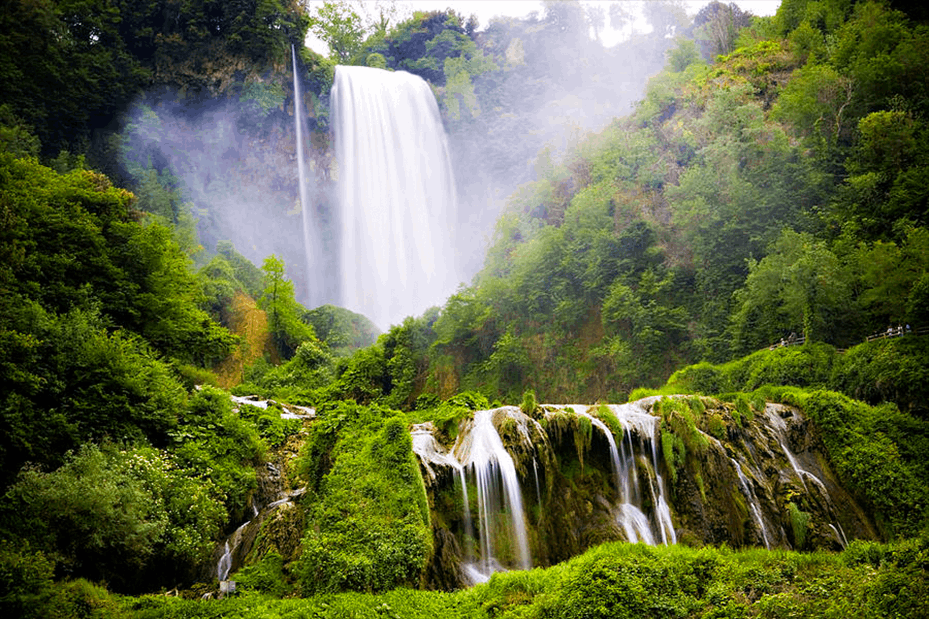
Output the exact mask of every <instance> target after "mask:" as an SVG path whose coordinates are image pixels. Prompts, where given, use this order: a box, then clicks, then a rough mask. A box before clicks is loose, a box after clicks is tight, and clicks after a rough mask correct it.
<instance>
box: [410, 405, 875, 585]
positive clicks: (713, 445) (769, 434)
mask: <svg viewBox="0 0 929 619" xmlns="http://www.w3.org/2000/svg"><path fill="white" fill-rule="evenodd" d="M758 406H759V409H758V410H751V409H746V408H745V407H744V406H743V407H742V408H741V409H739V410H737V409H736V407H734V406H732V405H729V404H726V403H722V402H718V401H715V400H710V399H705V398H694V397H671V398H657V397H655V398H649V399H646V400H641V401H639V402H635V403H630V404H626V405H612V406H605V405H599V406H585V405H573V406H543V407H541V408H540V409H539V411H538V413H537V414H535V415H534V416H533V417H530V416H527V415H525V414H524V413H523V412H522V411H520V410H519V409H518V408H516V407H502V408H499V409H495V410H493V411H482V412H480V413H475V414H474V415H473V416H472V418H469V419H466V420H464V421H463V422H462V423H461V424H460V426H459V431H458V433H457V435H456V439H455V442H454V443H453V444H450V445H449V444H442V442H441V440H440V435H439V434H438V433H437V432H436V431H435V428H434V427H432V426H431V424H424V425H420V426H417V427H415V428H414V451H415V452H416V453H417V455H418V456H419V459H420V464H421V470H422V473H423V477H424V479H425V481H426V487H427V491H428V494H429V501H430V509H431V510H432V514H433V517H432V521H433V530H434V539H435V547H436V549H437V556H436V557H434V559H433V561H432V563H431V564H430V567H429V576H428V579H427V580H428V581H429V583H430V585H431V586H433V587H437V588H451V587H452V586H454V585H455V584H458V585H460V584H465V583H468V582H474V581H480V580H482V579H484V578H486V577H487V576H488V575H489V572H492V571H495V570H498V569H511V568H519V567H523V565H522V564H521V563H522V562H521V560H520V551H519V547H520V545H521V544H522V543H523V542H522V541H521V540H523V539H525V540H526V543H527V544H528V552H529V554H530V557H531V559H530V562H531V564H532V565H533V566H545V565H551V564H553V563H556V562H559V561H562V560H564V559H566V558H568V557H571V556H573V555H576V554H578V553H580V552H583V551H584V550H585V549H587V548H589V547H590V546H593V545H596V544H600V543H603V542H607V541H614V540H627V541H634V542H635V541H637V542H643V543H649V544H660V543H675V542H679V543H686V544H691V545H700V544H724V543H725V544H728V545H729V546H732V547H742V546H760V547H767V548H785V549H786V548H793V549H840V548H842V547H843V546H844V545H845V544H847V542H848V540H850V539H853V538H865V539H874V538H876V537H877V534H876V532H875V528H874V526H873V524H872V522H871V521H870V519H869V517H868V516H867V514H866V513H865V512H864V510H863V509H862V508H861V507H860V506H859V505H858V504H857V502H856V501H855V499H854V498H853V497H852V496H851V495H849V494H848V493H847V492H846V491H845V490H844V489H843V488H842V487H841V486H840V484H839V483H838V482H837V480H836V478H835V475H834V474H833V473H832V471H831V470H830V468H829V466H828V463H827V458H826V456H825V452H824V449H823V447H822V444H821V442H820V440H819V438H818V436H817V434H816V429H815V428H814V427H813V425H812V424H811V423H810V422H809V421H808V420H806V419H805V418H804V417H803V416H802V414H801V413H800V412H799V411H798V410H796V409H793V408H790V407H787V406H782V405H775V404H767V405H765V406H764V407H761V406H760V405H758ZM482 420H484V421H482ZM485 421H489V423H490V424H491V426H490V427H491V428H492V431H493V432H494V433H495V435H496V439H493V440H491V439H490V438H486V437H482V436H478V434H479V433H482V432H487V431H488V430H487V426H486V424H485ZM482 424H485V425H482ZM494 441H499V442H500V443H501V445H502V449H505V452H495V451H494V448H492V447H482V446H481V445H491V444H496V443H495V442H494ZM485 451H486V452H488V453H484V452H485ZM507 460H508V461H509V462H507ZM510 469H512V473H508V472H507V471H508V470H510ZM508 476H512V477H514V479H515V481H514V479H508ZM514 483H515V484H516V486H517V487H516V490H515V492H516V494H513V492H514V491H513V489H512V488H510V486H511V485H512V484H514ZM438 554H441V555H442V556H441V558H440V557H438ZM488 555H491V556H488ZM456 569H457V572H458V580H457V583H455V582H454V578H453V573H454V572H455V570H456Z"/></svg>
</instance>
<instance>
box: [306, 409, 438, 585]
mask: <svg viewBox="0 0 929 619" xmlns="http://www.w3.org/2000/svg"><path fill="white" fill-rule="evenodd" d="M321 417H322V418H321V420H320V422H317V424H315V425H316V426H319V427H318V429H317V428H316V427H315V426H314V430H315V432H319V433H320V435H321V436H322V440H321V441H319V442H316V441H312V442H311V443H310V445H316V446H319V445H330V444H331V448H330V449H329V451H328V452H327V453H328V458H329V459H330V461H331V468H330V469H329V470H328V471H327V472H325V473H324V475H323V477H322V479H321V480H319V482H318V483H317V490H316V493H315V497H314V498H316V502H315V503H314V504H313V505H312V506H311V507H309V508H308V509H307V530H306V534H305V536H304V538H303V543H302V548H303V552H302V555H301V557H300V559H299V560H298V561H297V565H296V567H295V572H296V574H297V576H298V578H299V581H300V584H301V587H302V589H303V591H304V593H315V592H331V591H341V590H361V591H381V590H385V589H389V588H392V587H396V586H401V585H407V586H411V585H415V584H417V583H418V582H419V579H420V576H421V574H422V571H423V569H424V568H425V565H426V561H427V559H428V557H429V555H430V554H431V552H432V531H431V523H430V514H429V505H428V500H427V497H426V489H425V485H424V483H423V480H422V477H421V475H420V472H419V464H418V462H417V460H416V458H415V456H414V455H413V452H412V441H411V438H410V433H409V430H408V427H407V424H406V422H405V421H404V419H403V418H402V416H401V415H400V414H398V413H396V412H394V411H390V410H385V409H381V408H377V407H361V406H358V405H355V404H345V403H342V404H341V405H339V406H334V407H332V408H329V409H327V410H325V411H324V414H323V415H321ZM333 437H334V440H333ZM306 468H308V469H310V470H312V467H306ZM317 472H318V469H317Z"/></svg>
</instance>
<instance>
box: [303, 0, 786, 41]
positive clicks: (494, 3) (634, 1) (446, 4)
mask: <svg viewBox="0 0 929 619" xmlns="http://www.w3.org/2000/svg"><path fill="white" fill-rule="evenodd" d="M617 1H619V2H620V3H622V4H624V5H628V6H629V8H630V9H633V8H640V7H641V5H642V4H644V3H645V2H647V1H648V0H581V5H584V6H596V5H600V6H602V7H603V9H604V11H608V10H609V5H610V4H613V3H614V2H617ZM720 1H722V2H724V3H725V4H729V3H730V2H732V1H734V2H735V4H737V5H738V6H739V8H741V9H742V10H743V11H750V12H751V13H752V14H754V15H774V13H775V12H776V11H777V7H778V6H780V4H781V1H780V0H720ZM710 2H711V0H684V6H685V7H687V13H688V14H689V15H696V14H697V12H698V11H699V10H700V9H701V8H703V7H704V6H705V5H707V4H709V3H710ZM307 4H308V5H309V9H310V12H311V13H312V12H314V11H315V5H320V4H322V1H321V0H310V1H308V2H307ZM351 4H353V5H354V6H356V7H360V8H361V10H362V11H364V10H367V11H368V12H370V13H372V14H374V15H376V14H377V11H378V9H379V8H380V6H381V5H387V6H389V5H390V4H394V5H396V8H397V10H398V13H399V14H398V15H397V17H396V18H395V19H393V20H391V23H392V24H396V23H398V22H399V21H402V20H403V19H405V18H406V17H409V16H410V15H411V14H412V13H413V11H436V10H444V9H447V8H450V9H454V10H455V11H456V12H458V13H459V14H460V15H463V16H464V17H465V18H466V19H467V18H468V17H469V16H470V15H472V14H474V15H477V18H478V20H479V22H480V27H479V29H480V30H483V29H484V28H486V27H487V25H488V24H489V23H490V20H491V18H493V17H497V16H500V15H504V16H508V17H526V16H528V15H529V14H530V13H532V12H534V11H535V12H538V14H539V15H540V16H541V15H542V14H543V12H544V8H543V3H542V1H541V0H396V1H395V2H392V3H391V2H390V1H389V0H387V1H385V0H354V1H353V2H351ZM636 5H638V6H636ZM607 14H608V13H607ZM646 28H647V26H646V25H645V23H644V21H643V22H641V23H637V29H638V30H640V31H642V30H644V29H646ZM600 36H601V40H602V41H603V43H604V45H607V46H610V45H614V44H616V43H617V42H619V33H617V32H615V31H612V30H611V29H610V28H609V27H607V29H606V30H605V31H601V33H600ZM306 44H307V45H308V46H309V47H311V48H313V49H314V50H315V51H317V52H319V53H322V54H326V53H328V48H327V46H326V44H325V43H323V42H322V41H320V40H318V39H317V38H316V37H314V36H313V35H312V34H310V35H309V36H308V37H307V40H306Z"/></svg>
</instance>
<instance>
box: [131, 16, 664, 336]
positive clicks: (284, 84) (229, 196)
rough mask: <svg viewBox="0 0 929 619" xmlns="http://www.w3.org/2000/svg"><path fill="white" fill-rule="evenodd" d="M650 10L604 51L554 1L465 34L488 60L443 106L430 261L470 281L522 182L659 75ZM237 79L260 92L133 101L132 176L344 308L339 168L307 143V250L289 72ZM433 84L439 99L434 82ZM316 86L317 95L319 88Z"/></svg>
mask: <svg viewBox="0 0 929 619" xmlns="http://www.w3.org/2000/svg"><path fill="white" fill-rule="evenodd" d="M601 17H603V16H601ZM659 17H660V16H659ZM666 17H667V16H666ZM678 17H679V16H678ZM652 19H653V20H657V21H658V27H653V28H651V29H650V30H651V31H650V32H645V33H637V32H635V31H634V30H630V36H629V37H628V38H627V40H626V41H625V42H623V43H621V44H619V45H616V46H613V47H611V48H607V47H604V45H603V44H602V43H601V42H600V41H598V40H597V39H596V38H595V34H596V31H595V30H593V29H591V28H590V27H589V26H590V21H589V18H588V16H586V15H585V13H584V11H583V9H582V7H581V6H580V5H577V4H574V3H553V4H552V5H549V6H548V8H547V10H546V12H545V13H544V14H543V15H541V16H539V15H530V16H529V17H527V18H525V19H512V18H500V19H495V20H492V21H491V23H490V24H487V25H486V26H485V27H483V28H479V29H478V30H477V31H476V32H473V33H472V35H471V38H472V40H473V41H474V42H475V43H476V45H477V48H478V49H479V50H480V53H482V54H484V55H485V57H486V58H488V59H490V60H492V61H493V63H494V65H493V66H495V67H496V69H494V70H490V71H486V72H484V73H483V74H480V75H476V76H474V78H473V80H472V83H473V91H474V95H475V97H476V101H477V103H478V105H477V106H475V107H474V109H470V108H468V107H466V106H461V107H460V108H459V110H460V113H459V115H458V116H457V117H455V115H454V114H451V113H450V112H449V110H447V109H443V114H444V123H445V128H446V132H447V135H448V141H449V147H450V151H451V160H452V164H453V174H454V178H455V186H456V187H457V208H452V209H445V208H442V209H439V210H442V211H443V212H447V213H448V221H447V223H446V225H447V227H448V229H449V234H442V235H441V236H442V237H443V238H442V239H437V240H438V241H439V242H440V244H441V245H442V246H443V247H444V251H445V258H437V261H442V260H445V261H447V262H449V263H450V264H454V265H455V270H454V272H455V277H456V278H457V279H458V282H457V285H461V284H468V283H470V282H471V281H472V279H473V277H474V276H475V274H477V273H478V272H479V271H480V269H481V267H482V265H483V261H484V256H485V253H486V250H487V247H488V245H489V243H490V242H491V240H492V238H493V234H494V227H495V224H496V222H497V220H498V218H499V216H500V214H501V213H502V212H503V210H504V209H505V208H507V203H508V198H509V196H511V195H512V194H513V192H514V191H515V190H516V189H517V188H518V187H519V186H520V185H521V184H524V183H527V182H530V181H533V180H535V179H536V178H537V177H538V174H539V171H540V170H544V169H545V168H546V166H551V165H554V164H556V163H558V162H560V161H562V160H563V159H564V158H565V157H566V156H568V155H569V153H570V150H571V148H572V147H573V145H574V144H576V143H577V142H578V141H580V139H581V138H582V137H583V136H584V135H585V134H586V133H587V132H590V131H597V130H600V129H602V128H603V127H604V126H605V125H607V124H608V123H610V122H611V121H613V120H614V119H615V118H617V117H622V116H626V115H628V114H629V113H630V112H632V111H633V110H634V103H635V102H636V101H637V100H639V99H641V98H642V96H643V92H644V88H645V85H646V83H647V79H648V78H649V77H650V76H651V75H653V74H655V73H657V72H658V71H660V70H661V68H662V67H663V66H664V64H665V54H666V52H667V50H668V49H669V48H670V47H672V46H673V45H674V41H673V39H672V38H671V37H670V36H668V35H669V33H670V32H671V31H672V29H671V28H670V27H669V26H667V23H666V22H668V19H670V18H668V19H666V20H665V22H661V20H659V19H657V18H655V17H654V16H653V17H652ZM662 23H665V25H664V26H662V25H661V24H662ZM662 28H663V30H662ZM288 68H289V67H288ZM272 75H274V74H272ZM274 80H279V83H276V82H275V81H274ZM247 88H252V89H258V91H259V92H258V95H257V96H256V95H255V93H254V92H252V93H249V96H245V93H233V94H228V95H227V96H225V97H224V98H220V99H215V98H213V99H199V100H198V99H197V98H196V97H191V96H190V95H189V94H185V93H174V92H162V93H157V94H154V93H152V94H149V95H148V96H146V97H144V98H143V99H141V100H139V101H138V102H137V103H136V104H135V105H134V106H133V108H132V110H131V112H130V114H129V115H128V116H127V118H126V121H125V130H124V131H123V134H122V138H123V142H124V147H123V151H124V153H125V156H124V164H125V166H126V168H127V169H129V168H132V169H134V170H135V171H136V173H138V170H139V169H143V168H146V167H149V166H150V167H154V168H156V169H158V170H160V171H170V172H171V173H172V174H173V175H174V177H175V178H176V182H177V186H178V188H179V190H180V191H181V193H182V195H183V197H184V200H185V201H187V202H189V204H190V208H191V209H192V212H193V214H194V215H195V217H196V218H197V230H198V233H199V237H200V240H201V243H202V245H203V246H204V248H205V249H206V252H205V254H206V255H207V256H208V255H210V254H211V252H212V251H213V250H214V248H215V246H216V243H217V242H218V241H220V240H229V241H232V243H233V244H234V245H235V248H236V250H237V251H239V252H240V253H241V254H243V255H245V256H246V257H247V258H248V259H250V260H251V261H252V262H253V263H255V264H256V265H259V266H260V265H261V263H262V261H263V260H264V259H265V258H266V257H267V256H269V255H271V254H276V255H277V256H278V257H280V258H282V259H283V260H284V261H285V263H286V268H287V275H288V277H289V278H290V279H291V280H292V281H293V282H294V286H295V293H296V296H297V300H298V301H300V302H301V303H303V304H304V305H305V306H306V307H307V308H308V309H309V308H313V307H316V306H319V305H321V304H324V303H331V304H334V305H342V306H344V305H345V304H346V300H347V299H348V298H349V297H348V296H347V295H349V293H348V292H347V291H345V290H342V287H343V285H344V284H343V280H344V276H342V277H340V275H339V274H340V273H344V272H345V271H346V270H348V269H349V267H351V270H353V271H356V272H357V271H359V270H365V269H367V270H371V271H375V270H376V269H377V268H378V265H377V264H361V265H348V264H343V263H347V262H348V261H350V260H353V259H354V254H353V253H352V252H346V251H344V248H343V247H341V244H342V241H341V240H340V232H339V230H338V226H339V219H340V215H339V207H337V206H336V202H337V199H336V192H337V190H336V180H337V178H338V170H339V168H340V166H342V167H344V164H342V163H340V162H335V161H334V157H333V154H332V150H331V147H330V144H329V141H330V140H328V139H323V140H319V139H317V140H312V139H307V140H306V143H305V151H306V153H307V158H308V164H307V167H308V168H309V169H308V170H307V172H308V174H307V177H308V179H309V180H308V183H307V185H308V197H309V200H308V202H309V208H308V210H309V212H308V213H307V215H308V220H309V221H310V222H311V224H312V226H311V227H312V229H313V231H314V235H316V236H317V237H318V238H319V239H320V240H319V246H316V247H310V248H307V247H306V246H305V242H304V232H303V230H304V228H303V213H302V212H301V206H300V194H299V181H298V164H297V148H296V139H297V138H296V129H295V125H294V95H293V82H292V78H291V75H290V74H289V72H287V73H284V74H281V73H278V74H276V75H275V77H274V78H273V79H271V80H267V79H266V80H265V81H263V82H258V83H255V84H251V85H250V86H247ZM434 90H435V91H436V92H437V94H438V96H439V98H440V100H442V97H443V96H445V92H444V90H445V87H444V86H438V87H437V88H435V89H434ZM313 94H314V95H315V96H316V97H318V99H319V100H321V101H323V103H324V105H327V104H328V97H329V93H325V92H323V93H313ZM443 103H445V104H447V103H448V101H447V100H445V101H443ZM310 109H312V107H311V108H310ZM316 120H317V119H315V118H314V119H313V121H314V122H312V123H310V124H311V125H314V127H311V132H312V129H314V128H315V129H316V136H319V135H327V133H328V131H329V130H330V128H328V127H326V126H325V125H320V126H315V125H316V122H315V121H316ZM324 120H325V119H324ZM536 215H537V216H538V217H540V218H541V219H549V220H550V218H551V217H554V216H557V215H556V214H551V213H537V214H536ZM310 236H313V235H310ZM308 256H309V257H308ZM428 285H429V284H428V283H427V282H425V281H424V282H423V283H422V286H424V287H425V286H428ZM455 286H456V285H455V284H454V283H451V284H450V283H448V282H446V283H444V284H443V285H442V286H436V287H434V288H433V289H430V290H425V291H418V292H417V299H419V302H418V304H417V305H416V307H415V308H412V307H411V306H410V305H409V304H408V303H397V302H392V300H391V299H368V300H366V302H365V303H356V304H355V305H356V306H357V307H359V308H360V309H361V310H362V311H365V309H364V308H371V307H373V306H383V307H385V308H389V307H393V308H396V309H394V310H390V311H388V310H385V311H384V312H381V310H380V308H379V309H378V312H379V313H380V315H379V316H377V317H373V316H369V317H370V318H375V319H376V322H377V323H378V325H379V327H381V328H382V329H386V328H388V327H389V326H390V325H392V324H399V323H400V322H402V321H403V319H404V318H406V316H407V315H408V314H409V313H410V312H413V313H414V314H417V315H418V313H422V312H424V311H425V310H426V309H428V307H429V306H441V305H442V304H444V302H445V301H446V299H447V296H448V294H449V291H450V290H454V288H455ZM373 289H374V288H372V290H373ZM376 290H377V291H379V292H378V293H377V294H378V295H383V294H392V293H391V292H390V291H391V290H394V291H395V292H394V293H393V294H399V295H403V294H407V295H408V294H409V293H404V292H403V290H404V286H399V285H394V284H393V283H392V282H389V281H388V282H383V283H382V285H380V286H378V287H376ZM353 294H355V296H356V297H357V294H364V292H362V293H353ZM430 295H431V296H430ZM373 311H374V310H367V312H368V313H372V312H373Z"/></svg>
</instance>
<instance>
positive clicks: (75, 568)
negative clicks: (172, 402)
mask: <svg viewBox="0 0 929 619" xmlns="http://www.w3.org/2000/svg"><path fill="white" fill-rule="evenodd" d="M209 494H210V484H209V483H208V482H207V483H204V482H203V481H201V480H200V479H198V478H197V477H195V476H190V475H188V474H187V472H186V471H181V470H178V469H177V467H176V466H175V465H174V463H173V461H172V460H171V459H170V458H169V457H168V456H166V455H165V454H164V453H163V452H159V451H158V450H155V449H152V448H135V449H130V450H118V449H116V448H115V447H112V446H106V447H103V448H99V447H97V446H94V445H85V446H84V447H82V448H81V449H80V451H78V452H77V453H76V454H72V455H70V456H69V457H68V459H67V461H66V463H65V465H64V466H62V467H61V468H59V469H58V470H56V471H53V472H51V473H43V472H40V471H37V470H34V469H29V470H26V471H24V472H23V473H22V474H21V475H20V477H19V479H18V480H17V482H16V484H14V485H13V486H12V487H11V488H10V489H9V490H8V491H7V493H6V495H5V496H4V500H3V507H2V511H0V526H2V531H3V533H4V535H6V536H9V537H12V538H18V539H23V540H26V542H27V543H28V544H30V545H31V547H33V548H36V549H39V550H41V551H43V552H45V553H48V554H50V555H52V556H54V557H56V559H57V563H58V569H59V571H60V572H61V573H64V574H68V575H73V576H82V577H86V578H90V579H93V580H106V581H107V582H109V583H110V584H111V585H112V586H113V587H114V588H116V589H117V590H122V591H137V590H140V589H147V588H149V587H152V586H158V585H159V584H174V583H176V582H177V581H178V580H183V579H186V578H189V577H190V576H191V575H192V573H193V570H194V569H195V568H196V567H197V566H198V564H199V563H200V562H202V561H204V560H205V559H207V558H208V557H209V556H210V553H211V551H212V549H213V540H214V539H215V537H217V535H218V534H219V531H220V528H221V525H222V523H223V521H224V517H225V513H224V510H223V509H222V505H221V504H220V503H219V502H218V501H216V500H215V499H211V498H210V497H209Z"/></svg>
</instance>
